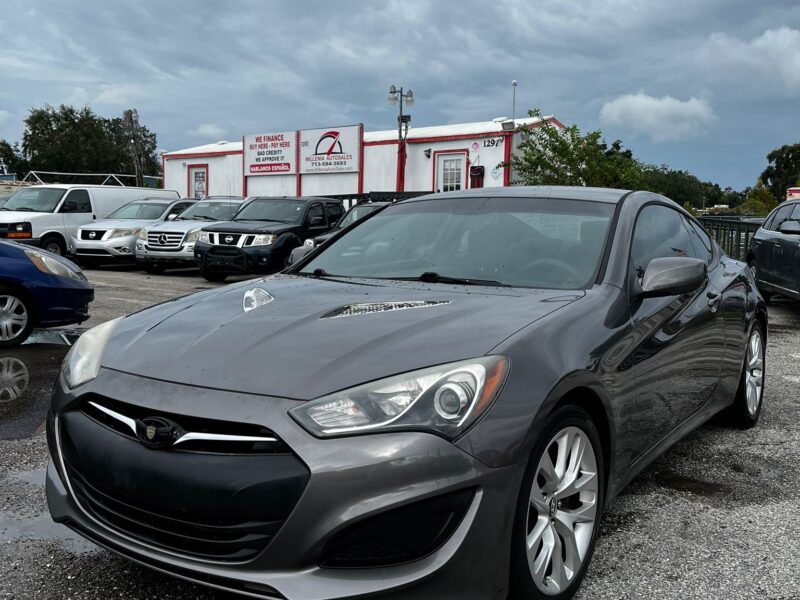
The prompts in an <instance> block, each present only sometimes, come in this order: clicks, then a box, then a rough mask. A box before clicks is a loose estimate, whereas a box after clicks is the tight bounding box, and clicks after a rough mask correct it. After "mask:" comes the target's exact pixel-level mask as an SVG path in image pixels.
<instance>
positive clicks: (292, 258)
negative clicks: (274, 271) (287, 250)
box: [287, 246, 314, 265]
mask: <svg viewBox="0 0 800 600" xmlns="http://www.w3.org/2000/svg"><path fill="white" fill-rule="evenodd" d="M313 249H314V248H312V247H311V246H298V247H297V248H295V249H294V250H292V253H291V254H290V255H289V260H288V261H287V263H288V264H290V265H293V264H294V263H296V262H297V261H298V260H300V259H301V258H303V257H304V256H305V255H306V254H308V253H309V252H311V251H312V250H313Z"/></svg>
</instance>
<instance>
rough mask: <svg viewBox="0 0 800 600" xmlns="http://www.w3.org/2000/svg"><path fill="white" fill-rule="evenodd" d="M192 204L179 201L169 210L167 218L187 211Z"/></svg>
mask: <svg viewBox="0 0 800 600" xmlns="http://www.w3.org/2000/svg"><path fill="white" fill-rule="evenodd" d="M191 205H192V203H191V202H178V203H177V204H175V205H174V206H173V207H172V208H170V209H169V212H168V213H167V218H169V217H170V215H179V214H181V213H182V212H183V211H185V210H186V209H187V208H189V207H190V206H191Z"/></svg>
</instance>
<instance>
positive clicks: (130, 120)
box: [122, 108, 144, 187]
mask: <svg viewBox="0 0 800 600" xmlns="http://www.w3.org/2000/svg"><path fill="white" fill-rule="evenodd" d="M122 119H123V121H124V122H125V124H126V125H127V126H128V127H129V128H130V134H131V146H130V148H131V155H132V157H133V168H134V171H135V175H136V185H137V186H138V187H142V186H144V165H143V164H142V146H141V143H140V140H139V112H138V111H137V110H136V109H135V108H134V109H131V110H126V111H125V112H123V113H122Z"/></svg>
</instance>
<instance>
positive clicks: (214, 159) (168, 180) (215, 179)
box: [164, 154, 242, 198]
mask: <svg viewBox="0 0 800 600" xmlns="http://www.w3.org/2000/svg"><path fill="white" fill-rule="evenodd" d="M191 165H208V195H209V196H239V195H241V193H242V155H241V154H225V155H222V156H193V157H179V158H167V159H165V160H164V188H166V189H169V190H178V193H179V194H180V195H181V196H182V197H184V198H185V197H187V196H188V195H189V189H188V183H189V181H188V178H187V170H188V168H189V167H190V166H191Z"/></svg>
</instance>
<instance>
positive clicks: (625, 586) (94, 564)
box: [0, 269, 800, 600]
mask: <svg viewBox="0 0 800 600" xmlns="http://www.w3.org/2000/svg"><path fill="white" fill-rule="evenodd" d="M86 274H87V276H88V278H89V280H90V281H91V282H92V283H93V284H94V285H95V290H96V300H95V302H94V304H93V305H92V311H91V312H92V318H91V319H90V321H88V322H87V323H85V324H84V325H83V326H80V327H69V328H63V329H59V330H55V331H46V332H37V333H36V334H35V335H34V336H33V337H32V339H31V340H30V343H27V344H25V345H23V346H22V347H20V348H18V349H15V350H6V351H2V350H0V598H43V599H61V598H70V599H75V600H78V599H89V598H96V599H109V598H120V599H134V598H135V599H148V600H151V599H156V598H157V599H164V600H170V599H177V598H202V599H216V600H219V599H222V598H226V599H230V598H234V596H232V595H229V594H222V593H219V592H214V591H212V590H208V589H206V588H203V587H198V586H194V585H191V584H188V583H185V582H182V581H180V580H178V579H175V578H172V577H169V576H166V575H161V574H158V573H156V572H153V571H149V570H147V569H145V568H143V567H139V566H137V565H134V564H132V563H130V562H129V561H126V560H124V559H121V558H118V557H116V556H114V555H112V554H111V553H109V552H107V551H105V550H101V549H99V548H97V547H95V546H93V545H92V544H90V543H89V542H86V541H84V540H83V539H81V538H80V537H78V536H76V535H75V534H72V533H71V532H70V531H69V530H68V529H67V528H66V527H63V526H61V525H57V524H55V523H53V522H52V521H51V520H50V518H49V514H48V512H47V505H46V501H45V495H44V485H43V483H44V470H45V467H46V465H47V448H46V443H45V439H44V435H43V430H44V426H43V424H44V420H45V415H46V412H47V406H48V402H49V393H50V389H51V387H52V384H53V381H54V380H55V378H56V375H57V372H58V368H59V365H60V362H61V360H62V359H63V357H64V355H65V354H66V352H67V350H68V343H69V342H70V340H72V339H74V337H75V336H76V335H78V334H79V333H80V332H81V331H82V330H84V329H85V328H86V327H89V326H92V325H95V324H97V323H100V322H103V321H105V320H108V319H111V318H114V317H117V316H119V315H122V314H126V313H129V312H133V311H136V310H140V309H143V308H146V307H147V306H150V305H152V304H156V303H158V302H162V301H166V300H169V299H171V298H174V297H177V296H182V295H184V294H188V293H192V292H195V291H198V290H202V289H207V288H210V287H216V286H217V285H218V284H212V283H207V282H206V281H204V280H203V279H202V278H200V277H199V276H198V275H197V273H196V272H192V271H183V272H181V271H175V272H170V273H169V274H167V275H145V274H143V273H140V272H138V271H135V270H132V269H114V270H102V271H100V270H89V271H86ZM799 363H800V303H793V302H789V301H785V300H781V299H776V300H775V301H773V304H772V305H771V307H770V327H769V343H768V348H767V383H766V394H765V400H764V402H765V404H764V409H763V412H762V414H761V420H760V422H759V424H758V426H757V427H756V428H754V429H752V430H749V431H739V430H735V429H730V428H727V427H726V426H725V425H724V423H722V422H720V421H719V420H716V421H714V422H712V423H709V424H708V425H706V426H704V427H703V428H701V429H700V430H698V431H695V432H694V433H692V434H691V435H689V436H688V437H687V438H686V439H684V440H683V441H681V442H680V443H679V444H677V445H676V446H675V447H674V448H673V449H672V450H670V451H669V452H667V453H666V454H665V455H664V456H662V457H661V458H660V459H658V460H657V461H656V462H655V463H654V464H652V465H651V466H650V467H648V468H647V469H646V470H645V471H644V472H643V473H642V474H641V475H640V476H639V477H637V478H636V480H634V482H633V483H632V484H631V485H630V486H629V487H628V488H627V489H626V490H625V491H624V492H623V494H622V495H620V496H619V497H618V498H617V499H615V500H614V502H613V503H612V504H611V505H610V506H609V507H608V508H607V509H606V512H605V515H604V517H603V521H602V526H601V534H600V538H599V541H598V544H597V549H596V551H595V556H594V559H593V562H592V565H591V568H590V570H589V573H588V575H587V577H586V579H585V581H584V584H583V587H582V588H581V590H580V592H579V593H578V596H577V598H580V599H582V600H588V599H594V598H608V599H615V600H616V599H627V598H630V599H634V598H635V599H640V598H642V599H646V598H660V599H673V598H674V599H681V600H685V599H691V598H703V599H706V598H726V599H734V598H736V599H739V598H742V599H744V598H758V599H769V600H796V599H800V468H798V465H800V428H799V427H798V423H799V422H800V419H798V416H800V369H798V368H797V365H798V364H799Z"/></svg>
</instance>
